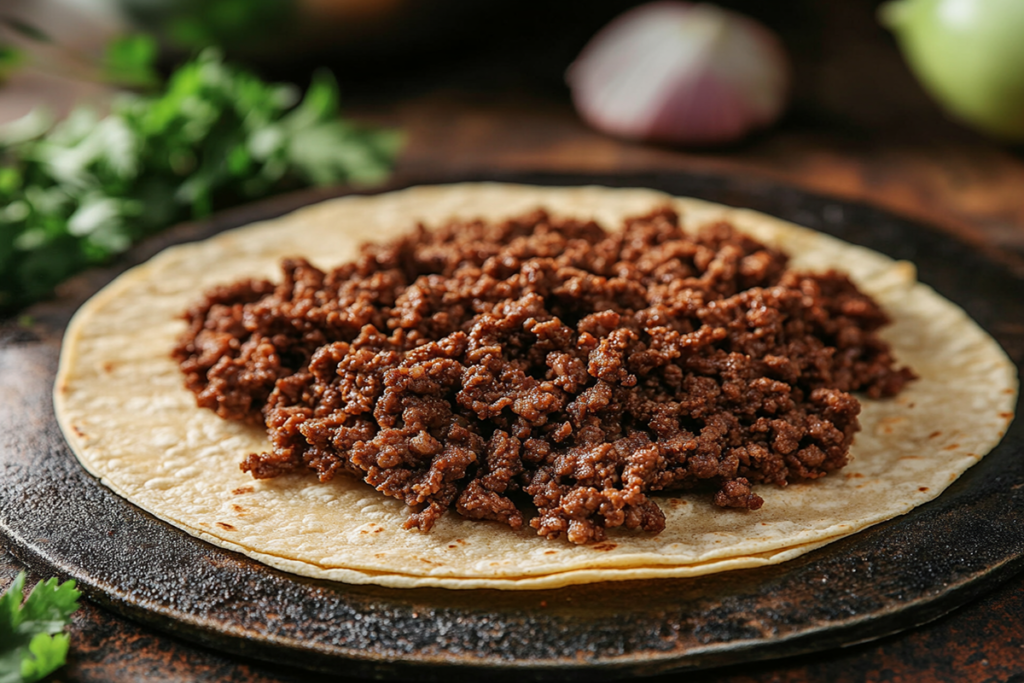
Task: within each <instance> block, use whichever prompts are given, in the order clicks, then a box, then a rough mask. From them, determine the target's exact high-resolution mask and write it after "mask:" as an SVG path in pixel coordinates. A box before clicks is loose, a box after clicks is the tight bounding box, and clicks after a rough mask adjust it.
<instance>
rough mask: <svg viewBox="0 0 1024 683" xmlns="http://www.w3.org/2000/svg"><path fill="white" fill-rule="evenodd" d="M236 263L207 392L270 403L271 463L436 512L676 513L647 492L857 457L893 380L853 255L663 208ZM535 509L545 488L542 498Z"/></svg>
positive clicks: (737, 484) (745, 496)
mask: <svg viewBox="0 0 1024 683" xmlns="http://www.w3.org/2000/svg"><path fill="white" fill-rule="evenodd" d="M282 270H283V280H282V281H281V283H280V284H277V285H275V284H272V283H270V282H266V281H258V282H256V281H244V282H237V283H234V284H232V285H228V286H224V287H219V288H216V289H214V290H213V291H211V292H209V293H207V295H206V297H205V298H204V299H203V300H202V301H201V302H200V303H198V304H197V305H196V306H195V307H194V308H192V309H191V310H189V311H188V312H187V314H186V317H187V320H188V324H189V329H188V332H187V333H186V334H185V335H184V336H183V337H182V339H181V341H180V345H179V346H178V347H177V348H176V349H175V351H174V357H175V358H176V359H177V360H178V361H179V362H180V364H181V369H182V371H183V372H184V373H185V377H186V382H187V385H188V387H189V388H190V389H191V390H192V391H194V392H195V393H196V396H197V398H198V403H199V405H200V406H203V407H206V408H210V409H212V410H215V411H216V412H217V414H218V415H220V416H221V417H224V418H226V419H231V420H244V421H247V422H251V423H256V424H265V425H266V427H267V431H268V433H269V435H270V439H271V442H272V443H273V450H272V451H270V452H268V453H256V454H251V455H249V456H248V457H247V458H245V460H244V462H243V463H242V469H243V470H245V471H247V472H250V473H252V475H253V476H255V477H257V478H264V477H274V476H277V475H279V474H282V473H285V472H291V471H294V470H306V469H310V470H313V471H314V472H316V474H317V475H318V476H319V477H320V479H321V480H327V479H330V478H331V477H333V476H334V475H335V474H338V473H341V472H346V473H350V474H352V475H354V476H357V477H360V478H362V479H363V480H365V481H366V482H367V483H368V484H370V485H371V486H373V487H375V488H376V489H377V490H379V491H381V492H382V493H385V494H387V495H389V496H394V497H396V498H399V499H401V500H403V501H405V502H406V503H407V504H408V505H409V506H410V507H411V512H410V515H409V520H408V522H407V523H406V526H407V527H419V528H420V529H422V530H424V531H426V530H429V529H430V527H431V526H432V525H433V523H434V522H435V520H437V518H438V517H439V516H440V515H442V514H443V513H444V512H445V511H446V510H447V509H448V508H449V507H451V506H453V505H454V507H455V509H456V510H457V511H458V512H459V514H461V515H463V516H465V517H469V518H473V519H486V520H496V521H500V522H503V523H505V524H508V525H510V526H511V527H513V528H516V529H518V528H519V527H521V526H522V525H523V523H524V522H525V521H527V519H528V523H529V524H530V525H531V526H533V527H534V528H535V529H537V532H538V533H540V534H541V535H544V536H548V537H552V538H556V537H559V536H562V535H563V534H564V535H565V536H566V537H568V539H569V540H570V541H571V542H573V543H586V542H589V541H597V540H601V539H603V538H604V537H605V530H606V529H608V528H611V527H616V526H625V527H627V528H629V529H635V528H638V527H639V528H642V529H644V530H646V531H650V532H658V531H660V530H661V529H663V528H664V526H665V517H664V515H663V513H662V511H661V510H660V509H659V507H658V505H657V504H656V503H655V501H654V500H652V499H651V498H650V497H649V495H650V494H651V493H652V492H655V491H666V490H678V489H691V488H697V487H699V488H701V489H708V490H710V491H714V502H715V503H716V504H717V505H720V506H723V507H738V508H748V509H751V510H756V509H757V508H759V507H760V506H761V504H762V502H763V501H762V499H761V498H760V497H759V496H757V494H755V493H754V492H753V491H752V489H751V486H752V484H755V483H761V482H764V483H771V484H776V485H779V486H784V485H785V484H786V483H787V482H788V481H790V480H794V479H815V478H817V477H822V476H824V475H825V474H826V473H827V472H831V471H834V470H837V469H839V468H840V467H842V466H843V465H845V464H846V462H847V454H848V452H849V448H850V442H851V440H852V438H853V435H854V432H856V431H857V429H858V423H857V413H858V412H859V411H860V404H859V403H858V402H857V399H856V398H854V397H853V396H852V395H851V394H850V392H853V391H864V392H866V393H867V395H869V396H871V397H880V396H889V395H892V394H895V393H896V392H898V391H899V390H900V388H901V387H902V386H903V385H904V384H905V383H906V382H907V381H909V380H910V379H912V378H913V374H912V373H911V372H910V371H909V370H907V369H906V368H902V369H895V368H894V365H893V357H892V354H891V352H890V349H889V346H888V345H887V344H886V343H885V342H883V341H881V340H880V339H879V338H878V336H876V334H875V331H876V330H877V329H878V328H879V327H881V326H882V325H884V324H886V322H887V318H886V315H885V313H883V312H882V311H881V310H880V309H879V307H878V305H877V304H875V302H874V301H872V300H871V299H870V298H869V297H868V296H866V295H864V294H862V293H860V292H859V291H858V290H857V288H856V287H855V286H854V285H853V284H852V283H851V282H850V281H849V280H848V279H847V278H846V276H844V275H842V274H839V273H836V272H827V273H824V274H808V273H800V272H790V271H787V270H786V256H785V255H784V254H782V253H780V252H778V251H775V250H773V249H770V248H767V247H765V246H763V245H761V244H759V243H757V242H755V241H754V240H752V239H749V238H747V237H745V236H743V235H741V234H739V233H738V232H736V231H734V230H733V229H732V228H731V227H730V226H729V225H727V224H725V223H718V224H715V225H711V226H708V227H706V228H705V229H704V230H702V231H701V232H700V234H699V235H697V236H695V237H694V236H689V235H686V234H684V233H683V232H682V231H681V230H680V228H679V226H678V217H677V216H676V215H675V214H674V213H673V212H672V211H670V210H667V209H663V210H659V211H656V212H654V213H651V214H650V215H647V216H643V217H639V218H634V219H631V220H628V221H626V225H625V229H624V230H623V231H622V232H616V233H612V234H609V233H606V232H605V231H604V230H602V229H601V228H600V227H599V226H598V225H596V224H594V223H592V222H578V221H572V220H555V219H552V218H551V217H549V216H548V215H546V214H544V213H542V212H537V213H533V214H530V215H527V216H523V217H520V218H517V219H514V220H510V221H507V222H504V223H500V224H488V223H482V222H471V223H457V224H452V225H448V226H447V227H444V228H442V229H439V230H436V231H433V232H428V231H426V230H424V229H422V228H420V229H418V230H417V231H416V232H415V233H413V234H412V235H410V236H408V237H405V238H403V239H400V240H397V241H395V242H392V243H390V244H386V245H371V246H367V247H365V248H364V249H363V251H362V255H361V256H360V258H359V259H358V260H357V261H356V262H354V263H348V264H345V265H342V266H340V267H338V268H336V269H335V270H333V271H331V272H328V273H324V272H323V271H321V270H318V269H317V268H315V267H313V266H311V265H310V264H309V263H308V262H306V261H305V260H303V259H297V258H296V259H289V260H285V261H284V262H283V264H282ZM531 501H532V504H533V506H534V507H535V508H536V512H535V513H532V512H530V511H529V509H530V502H531Z"/></svg>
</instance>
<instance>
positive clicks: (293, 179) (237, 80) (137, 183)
mask: <svg viewBox="0 0 1024 683" xmlns="http://www.w3.org/2000/svg"><path fill="white" fill-rule="evenodd" d="M154 56H155V52H151V51H149V49H148V47H147V45H146V44H145V43H134V44H133V43H130V42H128V43H122V44H120V45H119V47H118V50H116V51H112V52H109V53H108V60H107V66H108V68H109V69H110V70H111V71H114V72H117V73H119V74H121V75H122V76H124V77H126V78H129V79H131V78H134V79H135V80H137V81H139V82H141V83H145V82H147V81H149V80H151V73H152V72H151V71H149V70H148V68H147V66H146V64H145V61H146V60H147V59H151V58H152V57H154ZM400 144H401V136H400V134H398V133H397V132H396V131H392V130H382V129H376V128H370V127H366V126H360V125H358V124H356V123H354V122H352V121H350V120H347V119H344V118H341V117H340V116H339V109H338V89H337V85H336V84H335V81H334V79H333V77H332V76H331V75H330V74H329V73H328V72H326V71H325V72H319V73H317V74H315V75H314V77H313V80H312V83H311V85H310V86H309V88H308V90H307V91H306V93H305V96H304V97H301V98H300V92H299V91H298V90H297V89H296V88H295V87H294V86H291V85H285V84H277V83H267V82H264V81H263V80H261V79H260V78H259V77H257V76H256V75H255V74H253V73H251V72H249V71H247V70H245V69H242V68H239V67H237V66H234V65H231V64H227V63H225V62H224V61H223V59H222V58H221V55H220V53H219V52H218V51H216V50H213V49H208V50H206V51H204V52H202V53H201V54H199V56H198V57H196V58H195V59H193V60H191V61H189V62H187V63H185V64H184V65H182V66H181V67H179V68H178V69H177V70H176V71H175V72H174V73H173V74H172V75H171V76H170V78H169V79H168V81H167V83H166V86H164V87H163V88H162V89H161V91H160V92H158V93H156V94H151V95H143V94H137V93H124V94H122V95H121V96H119V97H118V98H117V99H115V101H114V102H113V103H112V104H111V107H110V111H109V113H108V114H107V115H105V116H99V115H97V114H96V113H95V112H93V111H91V110H89V109H85V108H79V109H76V110H75V111H73V112H72V113H71V114H70V115H69V116H68V117H67V118H66V119H65V120H63V121H61V122H60V123H57V124H56V125H52V124H51V122H50V121H49V120H47V118H46V117H45V116H44V115H43V114H42V113H39V112H36V113H34V114H31V115H29V116H28V117H26V118H24V119H21V120H19V121H15V122H13V123H12V124H9V125H8V126H6V127H5V128H3V129H0V312H3V311H8V312H9V311H12V310H14V309H17V308H19V307H21V306H23V305H25V304H28V303H30V302H32V301H35V300H37V299H39V298H42V297H44V296H46V295H47V294H49V293H50V292H51V291H52V290H53V287H54V286H55V285H56V284H57V283H59V282H60V281H61V280H63V279H64V278H66V277H68V276H69V275H71V274H73V273H75V272H77V271H79V270H82V269H83V268H86V267H88V266H90V265H94V264H99V263H102V262H104V261H105V260H107V259H109V258H110V257H111V256H112V255H115V254H118V253H120V252H123V251H124V250H126V249H127V248H128V247H129V246H131V244H132V243H134V242H136V241H137V240H139V239H141V238H143V237H146V236H147V235H151V234H153V233H155V232H158V231H159V230H161V229H163V228H166V227H168V226H169V225H172V224H174V223H176V222H178V221H181V220H186V219H194V218H201V217H203V216H206V215H208V214H209V213H210V212H212V211H213V210H215V209H216V208H220V207H224V206H229V205H232V204H236V203H240V202H244V201H247V200H251V199H255V198H259V197H263V196H267V195H270V194H273V193H277V192H280V191H283V190H287V189H291V188H297V187H302V186H306V185H327V184H333V183H364V184H366V183H374V182H379V181H381V180H383V179H384V178H385V177H386V176H387V174H388V173H389V171H390V168H391V164H392V161H393V159H394V156H395V154H396V153H397V151H398V148H399V146H400Z"/></svg>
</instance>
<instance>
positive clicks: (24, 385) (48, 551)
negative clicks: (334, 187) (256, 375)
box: [0, 174, 1024, 680]
mask: <svg viewBox="0 0 1024 683" xmlns="http://www.w3.org/2000/svg"><path fill="white" fill-rule="evenodd" d="M481 179H494V180H503V181H511V182H522V183H534V184H548V185H581V184H605V185H614V186H633V187H636V186H641V187H652V188H655V189H659V190H664V191H666V192H669V193H672V194H676V195H685V196H694V197H699V198H702V199H707V200H710V201H715V202H721V203H725V204H732V205H735V206H745V207H749V208H752V209H756V210H759V211H763V212H766V213H769V214H772V215H776V216H779V217H781V218H784V219H787V220H790V221H793V222H795V223H799V224H802V225H806V226H808V227H812V228H815V229H818V230H822V231H824V232H827V233H830V234H834V235H836V236H838V237H840V238H842V239H845V240H847V241H850V242H854V243H858V244H863V245H865V246H868V247H870V248H873V249H876V250H878V251H881V252H884V253H886V254H888V255H890V256H893V257H895V258H901V259H909V260H912V261H914V262H915V263H916V264H917V266H918V269H919V277H920V279H921V280H922V281H923V282H925V283H927V284H929V285H931V286H932V287H934V288H935V289H936V290H937V291H938V292H939V293H940V294H942V295H943V296H946V297H947V298H949V299H951V300H952V301H954V302H955V303H957V304H959V305H960V306H962V307H963V308H964V309H965V310H966V311H967V312H968V313H969V314H970V315H971V316H972V317H973V318H974V319H975V320H976V321H978V323H979V324H980V325H981V326H982V327H984V328H985V329H986V330H988V332H989V333H990V334H992V335H993V336H994V337H995V338H996V339H997V340H998V341H999V342H1000V343H1001V344H1002V345H1003V347H1004V348H1005V349H1006V350H1007V352H1008V353H1009V355H1010V356H1011V358H1012V359H1013V360H1014V362H1015V363H1017V365H1018V367H1019V366H1020V364H1021V362H1022V359H1024V325H1022V323H1021V322H1020V321H1024V278H1022V277H1021V276H1020V275H1014V274H1012V273H1010V272H1009V271H1008V270H1007V269H1005V268H1004V267H1003V266H1001V265H1000V264H999V263H998V262H997V259H996V258H994V257H991V256H987V255H985V254H982V253H979V252H977V251H975V250H973V249H971V248H970V247H968V246H966V245H964V244H963V243H961V242H959V241H957V240H955V239H954V238H952V237H950V236H948V235H945V234H943V233H941V232H940V231H938V230H937V229H934V228H931V227H928V226H924V225H920V224H917V223H914V222H912V221H908V220H905V219H902V218H899V217H896V216H893V215H891V214H888V213H885V212H882V211H880V210H877V209H874V208H871V207H868V206H864V205H859V204H853V203H848V202H843V201H838V200H834V199H829V198H824V197H818V196H814V195H811V194H807V193H805V192H802V191H799V190H796V189H793V188H788V187H784V186H779V185H773V184H768V183H763V182H758V181H751V180H749V179H742V178H735V177H709V176H693V175H683V174H663V175H629V176H627V175H616V176H589V175H588V176H566V175H521V174H520V175H515V176H502V177H498V178H472V180H481ZM431 180H432V181H434V180H442V179H431ZM443 180H445V181H449V180H466V178H458V179H452V178H446V179H443ZM321 196H322V195H315V194H305V195H296V196H290V197H285V198H280V199H277V200H273V201H271V202H269V203H264V204H260V205H253V206H250V207H245V208H243V209H242V210H238V211H235V212H232V213H230V214H224V215H222V216H219V217H218V218H217V219H215V220H213V221H210V222H208V223H204V224H197V225H190V226H182V227H180V228H176V229H175V230H173V231H171V232H170V233H169V234H167V235H166V236H161V237H160V238H159V239H157V240H152V241H150V242H148V243H146V244H144V245H141V246H140V248H138V249H136V250H135V251H133V252H132V253H131V254H130V255H129V256H128V258H126V259H125V260H124V261H123V262H121V263H119V264H118V265H117V266H116V267H113V268H110V269H107V270H105V271H96V272H93V273H90V274H88V275H86V276H84V277H82V278H79V279H77V280H76V281H74V282H72V283H70V285H69V286H68V287H67V288H66V290H65V291H63V292H62V295H61V297H60V298H59V299H58V300H57V301H55V302H52V303H48V304H43V305H39V306H36V307H35V308H34V309H32V310H31V311H30V314H31V316H32V319H33V321H32V323H31V324H29V325H26V324H23V323H22V324H19V323H18V322H16V321H13V320H10V321H6V322H5V323H4V324H3V326H2V327H0V535H2V536H3V537H5V538H6V543H5V545H8V546H10V547H11V550H12V552H14V553H15V554H16V555H17V556H18V557H19V558H21V559H22V560H23V561H25V562H27V563H29V564H31V565H33V566H34V567H37V568H39V570H40V571H42V572H45V573H54V572H56V573H57V574H59V575H61V576H65V577H71V578H75V579H76V580H78V581H79V583H80V584H81V587H82V588H83V590H85V591H86V593H87V595H88V596H89V597H90V598H92V599H93V600H95V601H97V602H99V603H101V604H103V605H106V606H108V607H109V608H111V609H113V610H115V611H117V612H119V613H121V614H123V615H126V616H129V617H131V618H134V619H136V620H139V621H142V622H145V623H147V624H150V625H153V626H155V627H157V628H160V629H162V630H164V631H167V632H170V633H173V634H175V635H179V636H181V637H183V638H187V639H189V640H193V641H196V642H200V643H204V644H207V645H209V646H212V647H215V648H218V649H222V650H224V651H228V652H232V653H236V654H241V655H245V656H251V657H254V658H258V659H264V660H270V661H275V662H279V663H284V664H291V665H295V666H301V667H306V668H311V669H317V670H325V671H334V672H338V673H346V674H356V675H366V676H377V677H399V676H408V675H411V674H413V672H415V675H416V676H417V677H418V678H433V679H439V678H444V677H446V676H450V675H451V673H452V672H453V669H460V670H462V671H467V670H470V669H472V670H486V671H487V672H488V676H490V677H509V678H511V677H517V678H518V677H522V676H524V675H527V674H528V675H530V676H531V677H533V678H552V679H555V678H558V679H564V678H566V677H568V678H579V679H586V680H594V679H596V678H600V677H603V678H613V677H621V676H627V675H639V674H652V673H657V672H662V671H668V670H675V669H685V668H700V667H709V666H715V665H718V664H724V663H737V662H739V661H750V660H757V659H764V658H769V657H778V656H784V655H790V654H796V653H801V652H808V651H812V650H819V649H824V648H828V647H834V646H839V645H845V644H850V643H853V642H858V641H861V640H866V639H870V638H875V637H880V636H882V635H885V634H888V633H892V632H894V631H897V630H901V629H904V628H908V627H910V626H913V625H915V624H918V623H922V622H924V621H928V620H930V619H933V618H935V617H937V616H939V615H940V614H943V613H944V612H947V611H949V610H950V609H953V608H954V607H956V606H957V605H959V604H961V603H963V602H965V601H967V600H969V599H971V598H972V597H974V596H976V595H978V594H980V593H982V592H983V591H985V590H987V589H988V588H990V587H992V586H994V585H995V584H996V583H998V582H999V581H1001V580H1003V579H1005V578H1007V577H1008V576H1010V575H1011V574H1012V573H1013V572H1015V571H1017V570H1018V569H1020V568H1021V567H1022V566H1024V524H1022V521H1024V520H1022V517H1024V493H1022V490H1024V457H1022V456H1024V427H1022V426H1021V422H1020V421H1019V420H1018V421H1017V422H1016V423H1014V424H1013V425H1012V426H1011V428H1010V430H1009V432H1008V433H1007V435H1006V436H1005V438H1004V440H1003V442H1002V443H1001V444H1000V445H999V446H998V447H997V448H996V449H995V450H994V451H993V452H992V453H990V454H989V455H988V456H987V457H986V458H985V459H984V460H983V461H982V462H981V463H980V464H979V465H977V466H975V467H974V468H972V469H971V470H969V471H968V472H967V473H966V474H965V475H964V476H963V477H962V478H961V479H960V480H958V481H957V482H956V483H955V484H954V485H953V486H952V487H951V488H950V489H948V490H947V491H946V492H945V493H943V494H942V495H941V496H940V497H939V498H938V499H936V500H935V501H933V502H931V503H929V504H927V505H925V506H923V507H921V508H918V509H916V510H914V511H913V512H912V513H910V514H908V515H905V516H903V517H900V518H897V519H894V520H892V521H890V522H887V523H884V524H881V525H879V526H876V527H873V528H871V529H868V530H867V531H864V532H861V533H860V534H857V535H855V536H853V537H850V538H848V539H845V540H843V541H840V542H837V543H834V544H831V545H829V546H826V547H825V548H822V549H820V550H817V551H814V552H812V553H810V554H808V555H805V556H803V557H801V558H798V559H797V560H794V561H791V562H789V563H785V564H782V565H778V566H773V567H767V568H763V569H756V570H742V571H735V572H729V573H725V574H719V575H713V576H709V577H702V578H697V579H680V580H657V581H634V582H622V583H613V584H594V585H589V586H578V587H571V588H563V589H558V590H549V591H532V592H528V593H506V592H502V591H447V590H440V589H415V590H394V589H385V588H376V587H367V586H349V585H342V584H332V583H328V582H323V581H315V580H309V579H303V578H299V577H295V576H292V575H289V574H285V573H282V572H279V571H276V570H274V569H270V568H268V567H265V566H263V565H260V564H258V563H256V562H253V561H252V560H249V559H247V558H245V557H242V556H240V555H237V554H235V553H231V552H228V551H224V550H221V549H218V548H215V547H213V546H211V545H208V544H206V543H204V542H203V541H200V540H198V539H196V538H193V537H191V536H188V535H187V534H185V533H183V532H181V531H179V530H177V529H175V528H173V527H170V526H168V525H167V524H164V523H163V522H161V521H159V520H157V519H155V518H154V517H152V516H151V515H149V514H147V513H145V512H143V511H141V510H139V509H138V508H136V507H134V506H133V505H131V504H130V503H128V502H126V501H124V500H123V499H121V498H119V497H118V496H116V495H114V494H113V493H111V492H110V491H109V490H107V489H106V488H104V487H103V486H101V485H100V484H99V483H98V482H97V481H96V480H95V479H94V478H93V477H91V476H90V475H88V474H87V473H86V472H85V471H84V470H83V469H82V468H81V467H80V466H79V465H78V463H77V461H76V460H75V459H74V456H73V455H72V454H71V452H70V450H69V449H68V447H67V446H66V444H65V443H64V439H63V437H62V435H61V433H60V430H59V429H58V427H57V425H56V422H55V420H54V417H53V410H52V407H51V403H50V396H51V389H52V384H53V378H54V374H55V372H56V365H57V355H58V353H59V347H60V337H61V332H62V331H63V329H64V326H65V325H66V323H67V321H68V319H69V318H70V316H71V314H72V313H73V312H74V310H75V309H76V308H77V306H78V305H79V304H80V303H81V302H82V301H84V299H85V298H87V297H88V296H89V295H90V294H92V293H93V292H94V291H96V289H98V288H99V287H101V286H102V285H104V284H106V282H108V281H109V280H110V279H112V278H113V277H115V276H116V275H117V274H118V273H119V272H121V271H123V270H124V269H125V268H127V267H129V266H130V265H133V264H134V263H138V262H140V261H142V260H144V259H145V258H148V257H149V256H150V255H152V254H153V253H154V252H155V251H157V250H159V249H161V248H163V247H164V246H167V245H169V244H172V243H175V242H182V241H189V240H193V239H199V238H202V237H206V236H209V235H211V234H214V233H216V232H219V231H221V230H224V229H228V228H232V227H237V226H239V225H243V224H245V223H248V222H252V221H255V220H260V219H264V218H270V217H273V216H276V215H280V214H281V213H284V212H286V211H288V210H290V209H292V208H295V207H296V206H298V205H299V204H301V203H305V202H308V201H311V200H313V199H316V198H320V197H321ZM141 381H144V380H141Z"/></svg>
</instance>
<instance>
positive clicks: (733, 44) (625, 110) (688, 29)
mask: <svg viewBox="0 0 1024 683" xmlns="http://www.w3.org/2000/svg"><path fill="white" fill-rule="evenodd" d="M566 80H567V81H568V83H569V87H570V89H571V91H572V98H573V103H574V104H575V105H576V109H577V111H578V112H579V114H580V116H582V117H583V119H584V120H585V121H586V122H587V123H588V124H590V125H591V126H593V127H594V128H596V129H598V130H601V131H604V132H606V133H610V134H612V135H615V136H618V137H622V138H627V139H632V140H647V141H654V142H668V143H676V144H685V145H695V146H706V145H715V144H723V143H729V142H734V141H736V140H739V139H741V138H743V137H744V136H746V135H747V134H748V133H750V132H751V131H753V130H756V129H759V128H763V127H766V126H769V125H771V124H772V123H774V122H775V120H776V119H777V118H778V117H779V115H780V114H781V113H782V111H783V109H784V108H785V104H786V99H787V93H788V90H789V81H790V67H789V62H788V60H787V58H786V54H785V51H784V50H783V48H782V45H781V43H780V42H779V40H778V39H777V38H776V37H775V34H773V33H772V32H771V31H770V30H768V29H767V28H765V27H764V26H762V25H761V24H759V23H758V22H756V21H754V20H753V19H750V18H748V17H745V16H743V15H740V14H737V13H735V12H731V11H728V10H724V9H721V8H719V7H716V6H714V5H706V4H692V3H688V2H653V3H650V4H646V5H641V6H640V7H636V8H634V9H632V10H629V11H628V12H626V13H624V14H622V15H621V16H619V17H618V18H616V19H615V20H613V21H612V22H611V23H610V24H608V25H607V26H606V27H605V28H603V29H601V31H599V32H598V33H597V35H595V36H594V37H593V38H592V39H591V40H590V42H589V43H587V45H586V47H584V49H583V51H582V52H581V53H580V56H579V57H578V58H577V59H576V61H575V62H573V64H572V65H571V66H570V67H569V70H568V72H567V73H566Z"/></svg>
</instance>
